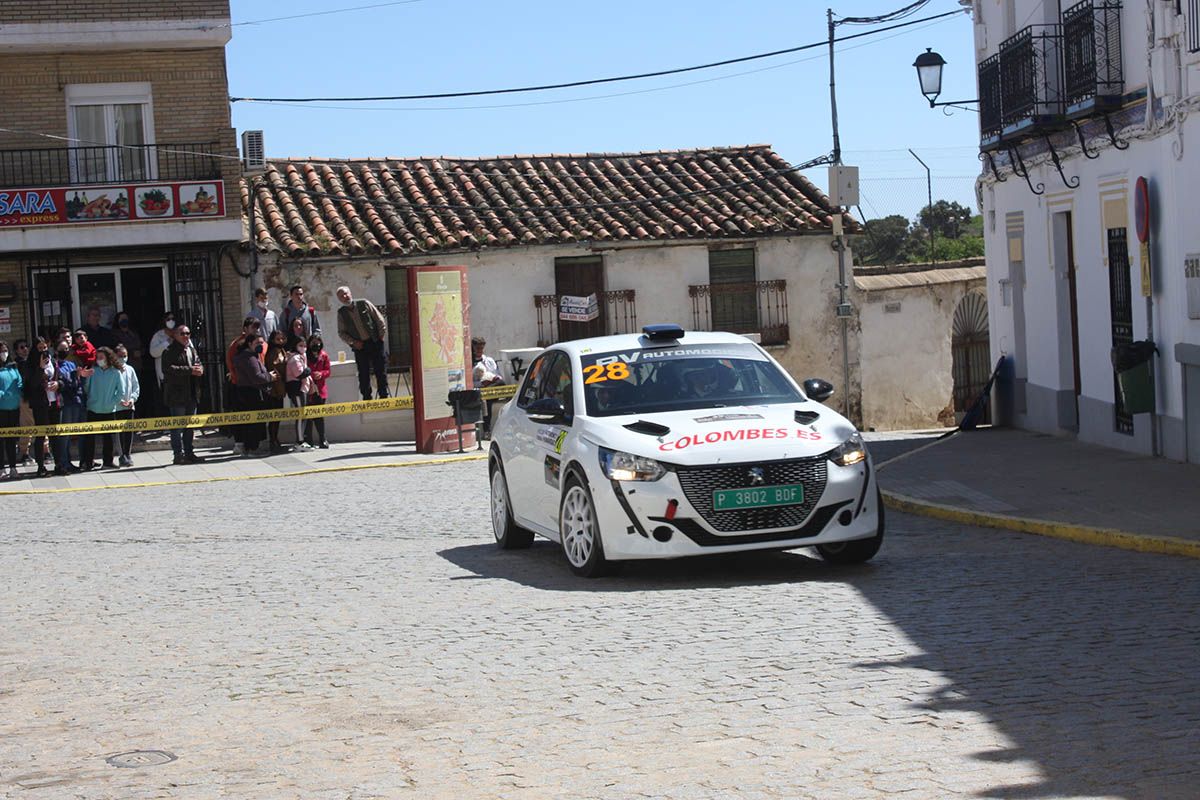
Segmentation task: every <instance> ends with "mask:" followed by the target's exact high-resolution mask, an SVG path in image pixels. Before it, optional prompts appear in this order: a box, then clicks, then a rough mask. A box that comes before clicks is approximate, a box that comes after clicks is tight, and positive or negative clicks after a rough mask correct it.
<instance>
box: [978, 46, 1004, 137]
mask: <svg viewBox="0 0 1200 800" xmlns="http://www.w3.org/2000/svg"><path fill="white" fill-rule="evenodd" d="M1003 129H1004V123H1003V121H1002V118H1001V113H1000V54H999V53H996V54H995V55H993V56H989V57H988V58H985V59H984V60H983V61H981V62H979V137H980V142H981V143H982V145H983V147H985V148H987V147H991V146H995V145H997V144H999V143H1000V133H1001V131H1002V130H1003Z"/></svg>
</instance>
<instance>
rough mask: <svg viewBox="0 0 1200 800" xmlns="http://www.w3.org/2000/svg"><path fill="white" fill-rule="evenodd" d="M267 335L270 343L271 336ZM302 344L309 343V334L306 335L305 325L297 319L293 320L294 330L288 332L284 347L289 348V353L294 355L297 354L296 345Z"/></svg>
mask: <svg viewBox="0 0 1200 800" xmlns="http://www.w3.org/2000/svg"><path fill="white" fill-rule="evenodd" d="M265 335H266V337H267V341H270V340H271V335H270V334H265ZM300 342H305V343H307V342H308V334H305V333H304V323H303V322H301V321H300V320H299V319H298V318H297V319H294V320H292V329H291V330H290V331H287V343H286V344H285V345H284V346H285V347H287V351H288V352H289V353H294V352H296V345H297V344H299V343H300Z"/></svg>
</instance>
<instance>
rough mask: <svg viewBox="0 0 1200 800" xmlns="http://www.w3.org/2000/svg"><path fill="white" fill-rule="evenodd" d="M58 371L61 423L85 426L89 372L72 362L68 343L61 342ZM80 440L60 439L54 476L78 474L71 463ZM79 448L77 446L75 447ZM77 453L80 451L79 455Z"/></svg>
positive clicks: (68, 437)
mask: <svg viewBox="0 0 1200 800" xmlns="http://www.w3.org/2000/svg"><path fill="white" fill-rule="evenodd" d="M55 356H56V358H55V369H56V370H57V372H58V376H57V377H58V394H59V397H61V398H62V407H61V408H60V409H59V415H58V421H59V422H61V423H62V424H63V425H68V424H71V423H74V422H83V417H84V408H83V401H84V397H83V375H82V373H83V372H85V371H86V370H83V369H81V368H80V367H78V366H76V364H75V362H74V361H72V360H71V348H70V346H69V345H68V344H67V341H66V340H63V341H61V342H59V344H58V347H57V349H56V350H55ZM78 441H79V437H78V436H59V437H57V445H56V447H55V449H54V474H55V475H68V474H70V473H72V472H79V467H77V466H75V465H74V464H73V463H71V444H72V443H78ZM76 447H78V444H76ZM76 452H78V450H77V451H76Z"/></svg>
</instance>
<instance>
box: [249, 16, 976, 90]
mask: <svg viewBox="0 0 1200 800" xmlns="http://www.w3.org/2000/svg"><path fill="white" fill-rule="evenodd" d="M965 11H966V9H956V10H954V11H946V12H944V13H941V14H934V15H933V16H929V17H922V18H921V19H914V20H908V21H907V22H898V23H896V24H894V25H888V26H886V27H883V28H875V29H873V30H869V31H863V32H862V33H854V34H850V35H849V36H839V37H835V39H834V41H836V42H846V41H850V40H852V39H860V38H862V37H864V36H874V35H877V34H880V33H886V32H887V31H892V30H896V29H897V28H906V27H908V26H910V25H918V24H920V23H922V22H930V21H932V20H936V19H942V18H944V17H950V16H954V15H956V14H963V13H965ZM828 45H829V40H828V39H824V40H821V41H819V42H810V43H808V44H802V45H798V46H796V47H786V48H784V49H782V50H772V51H770V52H767V53H755V54H754V55H748V56H740V57H738V58H727V59H724V60H722V61H711V62H709V63H707V64H695V65H693V66H690V67H676V68H674V69H663V70H656V71H653V72H641V73H637V74H633V75H616V76H612V77H607V78H591V79H588V80H580V81H567V82H564V83H545V84H538V85H533V86H517V87H510V88H506V89H479V90H473V91H463V92H431V93H425V94H402V95H377V96H362V97H249V96H247V97H230V98H229V100H230V102H233V103H237V102H242V101H251V102H258V103H371V102H379V101H384V100H445V99H449V98H453V97H482V96H486V95H500V94H519V93H523V92H544V91H549V90H552V89H570V88H575V87H579V86H596V85H598V84H604V83H619V82H622V81H634V80H643V79H645V78H659V77H663V76H665V75H679V74H682V73H686V72H697V71H699V70H706V69H714V68H716V67H725V66H729V65H731V64H744V63H746V62H748V61H759V60H762V59H764V58H774V57H776V56H782V55H787V54H789V53H799V52H802V51H804V50H814V49H816V48H818V47H827V46H828Z"/></svg>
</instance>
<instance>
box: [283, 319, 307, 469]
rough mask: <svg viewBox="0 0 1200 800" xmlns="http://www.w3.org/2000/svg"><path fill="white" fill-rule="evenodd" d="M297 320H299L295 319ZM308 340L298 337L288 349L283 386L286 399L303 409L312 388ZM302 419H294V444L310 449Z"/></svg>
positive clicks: (303, 448)
mask: <svg viewBox="0 0 1200 800" xmlns="http://www.w3.org/2000/svg"><path fill="white" fill-rule="evenodd" d="M296 321H297V322H299V320H296ZM307 352H308V342H306V341H305V340H304V339H300V340H299V341H297V342H296V343H295V344H294V348H290V349H289V350H288V359H287V373H286V378H287V381H286V383H285V388H286V389H287V396H288V400H290V401H291V403H292V405H293V406H294V407H295V408H299V409H303V408H304V403H305V401H306V400H307V399H308V396H309V395H310V394H311V393H312V390H313V379H312V370H311V369H309V367H308V356H307V355H306V353H307ZM303 427H304V421H303V420H302V419H297V420H296V446H297V447H298V448H299V449H301V450H311V449H312V445H311V444H309V443H308V442H306V441H304V436H303V435H302V432H303Z"/></svg>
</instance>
